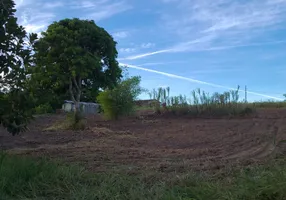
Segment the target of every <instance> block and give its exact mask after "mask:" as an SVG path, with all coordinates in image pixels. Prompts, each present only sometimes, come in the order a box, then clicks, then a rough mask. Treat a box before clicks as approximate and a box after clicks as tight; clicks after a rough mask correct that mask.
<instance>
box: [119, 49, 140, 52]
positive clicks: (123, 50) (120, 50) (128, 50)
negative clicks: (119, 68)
mask: <svg viewBox="0 0 286 200" xmlns="http://www.w3.org/2000/svg"><path fill="white" fill-rule="evenodd" d="M135 51H136V49H135V48H120V49H119V52H121V53H133V52H135Z"/></svg>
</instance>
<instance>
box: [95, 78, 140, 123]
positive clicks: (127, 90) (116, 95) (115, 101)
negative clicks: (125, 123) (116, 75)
mask: <svg viewBox="0 0 286 200" xmlns="http://www.w3.org/2000/svg"><path fill="white" fill-rule="evenodd" d="M139 84H140V77H132V78H128V79H126V80H123V81H121V82H120V83H119V84H118V85H117V87H115V88H114V89H112V90H105V91H103V92H101V93H100V94H99V95H98V97H97V100H98V102H99V104H100V105H101V106H102V109H103V112H104V115H105V117H106V118H107V119H117V118H118V117H120V116H127V115H131V114H132V113H133V112H134V111H135V103H134V101H135V100H136V98H137V97H138V95H139V94H141V92H142V91H143V89H142V88H141V87H140V85H139Z"/></svg>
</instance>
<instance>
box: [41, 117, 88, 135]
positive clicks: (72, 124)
mask: <svg viewBox="0 0 286 200" xmlns="http://www.w3.org/2000/svg"><path fill="white" fill-rule="evenodd" d="M85 127H86V121H85V118H84V117H83V116H82V114H79V116H75V114H74V113H68V114H67V116H66V118H65V119H64V120H62V121H58V122H56V123H55V124H53V125H51V126H49V127H47V128H45V129H44V130H43V131H60V130H84V129H85Z"/></svg>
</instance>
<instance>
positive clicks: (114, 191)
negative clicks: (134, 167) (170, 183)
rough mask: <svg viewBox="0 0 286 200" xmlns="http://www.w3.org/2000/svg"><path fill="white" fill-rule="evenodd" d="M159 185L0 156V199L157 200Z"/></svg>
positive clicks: (37, 161)
mask: <svg viewBox="0 0 286 200" xmlns="http://www.w3.org/2000/svg"><path fill="white" fill-rule="evenodd" d="M163 188H164V187H161V186H160V184H156V185H147V184H145V183H144V182H143V181H141V179H140V178H139V177H129V176H127V175H119V174H92V173H89V172H87V171H85V170H84V169H83V168H80V167H78V166H65V165H59V164H57V163H53V162H49V161H47V160H43V159H42V160H33V159H30V158H24V157H18V156H11V155H6V154H0V199H5V200H10V199H13V200H18V199H19V200H20V199H21V200H22V199H35V200H41V199H68V200H73V199H75V200H77V199H82V200H83V199H84V200H94V199H100V200H104V199H106V200H107V199H108V200H113V199H114V200H115V199H117V200H120V199H122V200H126V199H134V200H135V199H138V200H139V199H150V200H153V199H160V198H161V197H160V195H161V194H163V192H162V189H163Z"/></svg>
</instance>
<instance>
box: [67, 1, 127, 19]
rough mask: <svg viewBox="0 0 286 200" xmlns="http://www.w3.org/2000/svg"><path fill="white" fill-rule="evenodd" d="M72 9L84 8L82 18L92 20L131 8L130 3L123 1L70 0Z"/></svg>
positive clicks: (104, 17)
mask: <svg viewBox="0 0 286 200" xmlns="http://www.w3.org/2000/svg"><path fill="white" fill-rule="evenodd" d="M70 6H71V8H73V9H80V10H82V9H85V13H86V14H84V15H83V16H82V17H83V18H91V19H93V20H94V21H100V20H102V19H106V18H109V17H111V16H113V15H116V14H118V13H121V12H124V11H127V10H129V9H131V8H132V6H131V5H130V4H127V3H126V2H125V1H123V0H122V1H120V0H119V1H111V0H98V1H88V0H85V1H77V0H75V1H72V2H71V3H70Z"/></svg>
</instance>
